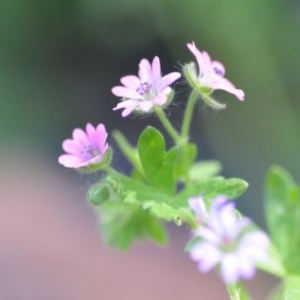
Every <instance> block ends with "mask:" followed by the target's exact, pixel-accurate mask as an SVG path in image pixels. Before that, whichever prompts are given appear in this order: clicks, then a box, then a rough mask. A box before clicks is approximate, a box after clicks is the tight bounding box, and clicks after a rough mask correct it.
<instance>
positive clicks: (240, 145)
mask: <svg viewBox="0 0 300 300" xmlns="http://www.w3.org/2000/svg"><path fill="white" fill-rule="evenodd" d="M0 12H1V18H0V45H1V46H0V95H1V96H0V103H1V109H0V135H1V144H0V162H1V165H0V176H1V181H0V184H1V189H0V195H1V199H0V207H1V208H0V214H1V218H0V266H1V267H0V278H1V280H0V282H1V283H0V297H1V299H3V300H23V299H24V300H27V299H28V300H29V299H30V300H35V299H39V300H41V299H43V300H47V299H57V300H60V299H64V300H68V299H75V300H76V299H91V300H92V299H119V298H121V296H123V298H124V294H125V295H126V297H125V299H141V297H143V299H147V298H145V297H148V296H149V299H153V298H156V299H171V298H172V299H181V298H182V297H184V295H186V294H187V293H189V295H198V296H199V295H205V299H226V294H225V292H224V290H223V287H222V285H221V283H220V280H219V279H218V277H217V276H216V275H215V274H212V275H209V276H208V277H205V278H203V277H201V276H200V275H199V274H198V273H197V271H196V268H195V266H194V265H193V264H191V263H190V262H189V261H188V258H187V257H185V256H184V254H182V247H183V245H184V243H185V242H186V240H187V234H188V233H187V230H186V229H184V228H183V229H181V230H178V229H174V228H171V235H172V243H171V247H170V249H168V250H158V249H156V248H154V247H153V246H151V245H148V244H146V245H143V246H136V247H134V249H133V250H132V252H130V253H128V254H119V253H117V252H116V251H114V250H109V249H107V248H106V247H105V246H103V245H102V243H101V238H100V237H99V234H98V233H97V230H96V225H95V223H96V221H95V218H94V215H93V213H92V211H91V209H90V207H89V205H88V204H87V203H86V201H85V190H86V188H87V187H88V185H89V184H90V183H91V182H93V180H94V179H95V178H91V177H88V178H87V177H83V176H81V175H77V174H75V173H74V172H72V171H69V170H65V169H63V168H62V167H61V166H58V164H57V156H58V155H59V154H60V153H61V151H62V150H61V141H62V140H63V139H65V138H66V137H69V136H70V134H71V131H72V129H73V128H74V127H83V126H85V124H86V123H87V122H92V123H94V124H97V123H99V122H102V123H104V124H105V125H106V127H107V128H108V130H112V129H116V128H119V129H120V128H121V129H122V131H123V133H124V134H126V135H127V136H128V138H129V139H130V140H131V141H132V142H135V141H136V139H137V137H138V134H139V133H140V132H141V131H142V129H143V127H144V126H145V125H146V124H149V123H151V124H153V125H155V126H157V127H159V128H160V124H159V122H158V121H157V120H156V119H155V118H142V119H141V118H127V119H125V120H124V119H122V117H121V114H120V112H113V111H112V107H114V106H115V105H116V103H117V101H118V99H116V98H115V97H114V96H113V95H112V94H111V92H110V89H111V87H112V86H114V85H116V84H118V82H119V78H120V77H121V76H123V75H126V74H134V73H136V71H137V65H138V62H139V60H140V59H141V58H143V57H145V58H148V59H152V58H153V57H154V56H155V55H158V56H160V58H161V62H162V66H163V71H164V73H168V72H170V71H173V70H174V69H177V70H180V68H181V66H182V64H183V63H185V62H189V61H191V60H192V56H191V54H190V53H189V51H188V50H187V48H186V43H187V42H190V41H195V42H196V44H197V46H198V47H199V48H200V49H205V50H207V51H208V52H209V53H210V54H211V56H212V57H213V58H214V59H217V60H220V61H221V62H223V63H224V65H225V66H226V68H227V78H229V79H231V80H232V81H233V82H234V83H235V85H236V86H237V87H239V88H242V89H243V90H244V91H245V93H246V100H245V102H243V103H241V102H239V101H237V100H236V99H235V98H234V97H233V96H231V95H226V94H225V93H222V92H217V93H216V97H217V98H218V99H219V100H222V102H224V103H227V109H226V110H224V111H222V112H213V111H211V110H210V109H208V108H207V107H205V106H203V105H199V106H198V108H197V109H196V110H195V120H194V123H193V128H192V129H193V130H192V139H193V140H195V141H196V142H197V143H198V144H199V145H200V153H199V158H201V159H219V160H220V161H221V162H222V163H223V172H222V174H223V175H225V176H227V177H241V178H243V179H245V180H247V181H248V182H249V184H250V187H249V190H248V192H247V193H246V194H245V195H244V196H243V197H241V199H239V200H238V206H239V208H240V209H241V210H242V211H243V212H244V213H246V214H248V215H249V216H251V217H252V218H253V219H254V220H255V221H257V222H258V223H259V224H260V225H261V226H264V217H263V203H262V193H263V184H262V182H263V178H264V174H265V172H266V170H267V169H268V168H269V166H270V165H271V164H274V163H276V164H280V165H282V166H283V167H285V168H287V169H288V170H290V171H291V173H292V174H293V175H294V177H295V178H296V179H297V180H298V181H299V180H300V176H299V166H300V162H299V158H298V157H299V153H300V119H299V116H300V105H299V100H298V95H299V89H300V80H299V70H300V58H299V53H300V39H299V36H300V2H299V1H298V0H285V1H283V0H184V1H183V0H178V1H177V0H176V1H175V0H122V1H121V0H111V1H108V0H52V1H49V0H44V1H37V0H25V1H24V0H14V1H11V0H1V1H0ZM176 88H177V95H176V100H175V103H174V105H172V106H171V107H170V108H169V110H168V114H169V116H170V118H171V119H172V121H173V122H174V124H175V125H176V124H177V125H179V124H180V120H181V117H182V111H183V109H184V107H185V98H184V95H185V94H186V93H187V91H188V89H187V87H185V86H183V85H178V86H177V87H176ZM114 163H115V165H116V166H117V167H118V168H119V169H121V170H124V171H126V170H128V165H126V163H124V161H123V158H122V156H121V155H120V154H119V153H118V152H116V154H115V159H114ZM166 257H168V259H166ZM154 266H155V267H154ZM157 270H159V271H157ZM163 270H165V273H164V272H163ZM150 274H151V275H150ZM4 279H5V280H4ZM162 282H163V284H162ZM272 284H273V279H271V278H269V277H264V276H261V275H260V276H259V277H258V279H255V280H254V282H252V283H250V285H252V291H253V293H256V294H254V297H256V298H255V299H263V297H264V296H265V295H266V294H267V292H268V290H269V289H270V286H272ZM210 285H211V286H212V288H210ZM207 287H209V288H207ZM215 287H218V288H217V289H216V288H215ZM212 290H213V291H214V293H218V291H220V294H219V295H218V294H210V293H211V292H210V291H212ZM145 291H146V293H145ZM216 291H217V292H216ZM145 294H146V295H145ZM141 295H143V296H141ZM176 297H177V298H176Z"/></svg>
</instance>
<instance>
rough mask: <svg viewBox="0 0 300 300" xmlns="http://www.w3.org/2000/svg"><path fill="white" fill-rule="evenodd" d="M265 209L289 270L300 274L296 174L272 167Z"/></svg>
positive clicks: (299, 206)
mask: <svg viewBox="0 0 300 300" xmlns="http://www.w3.org/2000/svg"><path fill="white" fill-rule="evenodd" d="M265 212H266V219H267V225H268V229H269V232H270V235H271V240H272V242H273V244H274V245H275V246H276V247H277V249H278V254H279V256H280V259H281V262H282V265H283V266H284V268H285V270H286V273H287V274H290V275H300V255H299V253H300V231H299V228H300V191H299V187H298V185H297V184H296V183H295V182H294V180H293V178H292V176H291V175H290V174H289V173H288V172H287V171H286V170H284V169H283V168H281V167H279V166H274V167H272V168H271V169H270V170H269V172H268V174H267V176H266V180H265Z"/></svg>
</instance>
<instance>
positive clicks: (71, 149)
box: [62, 139, 82, 155]
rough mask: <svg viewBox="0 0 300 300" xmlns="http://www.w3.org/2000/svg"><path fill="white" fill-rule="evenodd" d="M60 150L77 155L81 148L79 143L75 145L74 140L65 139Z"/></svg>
mask: <svg viewBox="0 0 300 300" xmlns="http://www.w3.org/2000/svg"><path fill="white" fill-rule="evenodd" d="M62 148H63V149H64V151H65V152H66V153H69V154H74V155H78V154H79V153H80V151H81V148H82V146H81V144H80V143H77V142H76V141H74V140H71V139H67V140H64V141H63V143H62Z"/></svg>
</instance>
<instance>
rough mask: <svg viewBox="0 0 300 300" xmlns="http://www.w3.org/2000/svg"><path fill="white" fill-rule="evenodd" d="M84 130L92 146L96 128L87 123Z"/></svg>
mask: <svg viewBox="0 0 300 300" xmlns="http://www.w3.org/2000/svg"><path fill="white" fill-rule="evenodd" d="M85 130H86V133H87V136H88V138H89V141H90V143H91V144H94V141H95V140H96V137H97V133H96V128H95V127H94V126H93V125H92V124H90V123H87V124H86V127H85Z"/></svg>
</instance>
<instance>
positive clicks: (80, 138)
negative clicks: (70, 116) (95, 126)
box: [73, 128, 89, 146]
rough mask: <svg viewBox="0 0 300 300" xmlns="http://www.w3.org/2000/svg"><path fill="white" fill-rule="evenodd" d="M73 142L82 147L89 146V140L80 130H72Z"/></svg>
mask: <svg viewBox="0 0 300 300" xmlns="http://www.w3.org/2000/svg"><path fill="white" fill-rule="evenodd" d="M73 140H74V141H75V142H78V143H79V144H81V145H83V146H85V145H88V144H89V139H88V137H87V135H86V133H85V132H84V131H83V130H82V129H80V128H75V129H74V130H73Z"/></svg>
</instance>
